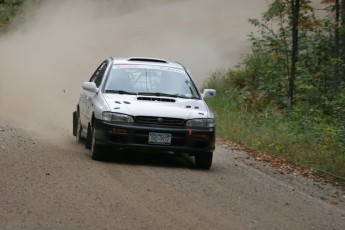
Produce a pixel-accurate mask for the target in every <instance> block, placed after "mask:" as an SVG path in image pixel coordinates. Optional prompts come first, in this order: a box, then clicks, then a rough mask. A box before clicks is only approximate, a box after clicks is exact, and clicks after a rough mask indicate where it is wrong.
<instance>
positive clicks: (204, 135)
mask: <svg viewBox="0 0 345 230" xmlns="http://www.w3.org/2000/svg"><path fill="white" fill-rule="evenodd" d="M192 137H193V138H201V139H207V138H208V135H207V134H204V133H196V134H193V135H192Z"/></svg>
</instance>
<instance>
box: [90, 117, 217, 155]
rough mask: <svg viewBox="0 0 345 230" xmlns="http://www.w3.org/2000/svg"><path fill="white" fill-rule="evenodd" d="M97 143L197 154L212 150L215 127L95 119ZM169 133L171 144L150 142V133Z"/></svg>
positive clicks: (116, 146) (127, 147)
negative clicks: (143, 123) (130, 122)
mask: <svg viewBox="0 0 345 230" xmlns="http://www.w3.org/2000/svg"><path fill="white" fill-rule="evenodd" d="M94 124H95V129H96V144H100V145H108V146H110V147H114V148H120V149H133V150H145V151H173V152H185V153H189V154H196V153H199V152H213V151H214V149H215V128H186V127H172V126H158V125H142V124H140V125H139V124H136V123H133V124H119V123H111V122H106V121H102V120H98V119H96V120H95V123H94ZM150 132H156V133H169V134H171V135H172V138H171V144H170V145H159V144H149V143H148V142H149V141H148V139H149V133H150Z"/></svg>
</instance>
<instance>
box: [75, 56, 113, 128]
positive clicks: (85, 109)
mask: <svg viewBox="0 0 345 230" xmlns="http://www.w3.org/2000/svg"><path fill="white" fill-rule="evenodd" d="M107 67H108V64H107V61H104V62H103V63H102V64H101V65H100V66H99V67H98V68H97V69H96V71H95V72H94V74H93V75H92V77H91V78H90V80H89V82H94V83H95V84H96V86H97V88H99V87H100V85H101V83H102V80H103V77H104V74H105V72H106V69H107ZM96 95H97V94H96V93H92V92H89V91H86V90H84V89H83V90H82V93H81V98H80V113H81V116H80V121H81V123H82V126H83V127H84V128H87V126H88V124H89V122H90V120H91V116H92V113H93V98H94V97H95V96H96Z"/></svg>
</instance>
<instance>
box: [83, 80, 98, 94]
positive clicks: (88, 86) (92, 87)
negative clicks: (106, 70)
mask: <svg viewBox="0 0 345 230" xmlns="http://www.w3.org/2000/svg"><path fill="white" fill-rule="evenodd" d="M83 89H84V90H86V91H88V92H91V93H98V88H97V86H96V84H95V83H94V82H84V83H83Z"/></svg>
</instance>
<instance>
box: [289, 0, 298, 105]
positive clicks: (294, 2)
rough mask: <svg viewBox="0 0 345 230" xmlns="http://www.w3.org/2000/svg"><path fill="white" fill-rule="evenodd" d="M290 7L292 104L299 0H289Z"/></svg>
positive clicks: (291, 102)
mask: <svg viewBox="0 0 345 230" xmlns="http://www.w3.org/2000/svg"><path fill="white" fill-rule="evenodd" d="M291 6H292V7H291V8H292V54H291V74H290V77H289V104H290V107H293V106H294V91H295V75H296V62H297V55H298V19H299V7H300V0H291Z"/></svg>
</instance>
